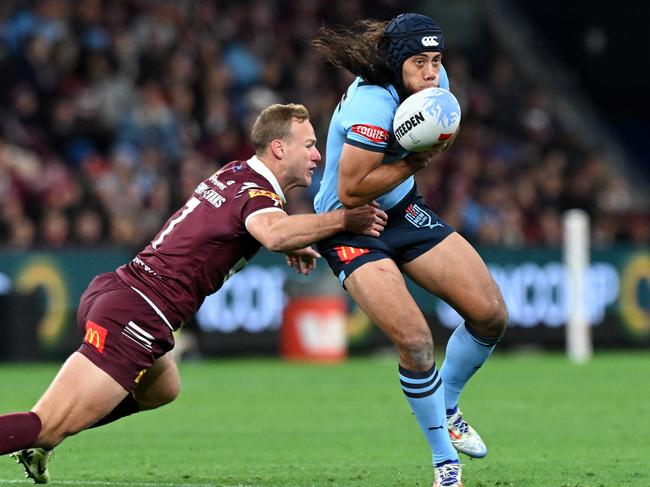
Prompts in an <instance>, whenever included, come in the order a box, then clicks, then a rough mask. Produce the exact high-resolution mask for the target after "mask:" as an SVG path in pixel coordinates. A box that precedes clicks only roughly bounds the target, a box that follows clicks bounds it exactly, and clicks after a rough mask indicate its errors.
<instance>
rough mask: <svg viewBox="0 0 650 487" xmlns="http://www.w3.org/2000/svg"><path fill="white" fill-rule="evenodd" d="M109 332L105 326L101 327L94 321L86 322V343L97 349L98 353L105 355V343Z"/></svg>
mask: <svg viewBox="0 0 650 487" xmlns="http://www.w3.org/2000/svg"><path fill="white" fill-rule="evenodd" d="M107 334H108V331H107V330H106V328H104V327H103V326H99V325H98V324H97V323H95V322H94V321H90V320H88V321H86V335H85V336H84V342H86V343H87V344H88V345H90V346H92V347H95V348H96V349H97V351H98V352H100V353H104V342H105V340H106V335H107Z"/></svg>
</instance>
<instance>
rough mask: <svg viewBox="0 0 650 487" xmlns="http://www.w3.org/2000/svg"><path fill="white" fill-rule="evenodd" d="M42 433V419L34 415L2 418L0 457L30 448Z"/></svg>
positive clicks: (26, 414)
mask: <svg viewBox="0 0 650 487" xmlns="http://www.w3.org/2000/svg"><path fill="white" fill-rule="evenodd" d="M40 432H41V419H40V418H39V417H38V416H37V415H36V414H34V413H32V412H29V413H12V414H4V415H2V416H0V455H5V454H7V453H12V452H15V451H18V450H23V449H25V448H29V447H30V446H32V445H33V444H34V442H35V441H36V439H37V438H38V434H39V433H40Z"/></svg>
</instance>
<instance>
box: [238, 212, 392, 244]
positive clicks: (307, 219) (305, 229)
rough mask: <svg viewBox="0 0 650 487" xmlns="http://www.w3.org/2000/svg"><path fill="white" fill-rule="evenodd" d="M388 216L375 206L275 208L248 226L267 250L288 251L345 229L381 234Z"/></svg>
mask: <svg viewBox="0 0 650 487" xmlns="http://www.w3.org/2000/svg"><path fill="white" fill-rule="evenodd" d="M387 218H388V217H387V216H386V213H384V212H383V211H382V210H380V209H379V208H377V207H375V206H373V205H365V206H361V207H359V208H354V209H351V210H349V209H340V210H334V211H329V212H327V213H321V214H318V215H312V214H306V215H287V214H286V213H285V212H284V211H271V212H265V213H258V214H257V215H253V216H252V217H251V218H249V219H248V221H247V222H246V229H247V230H248V231H249V233H250V234H251V235H252V236H253V237H255V239H256V240H257V241H258V242H260V243H261V244H262V245H263V246H264V247H266V248H267V249H269V250H271V251H273V252H287V251H291V250H296V249H300V248H303V247H306V246H308V245H311V244H312V243H314V242H318V241H319V240H322V239H324V238H327V237H331V236H332V235H335V234H337V233H339V232H344V231H348V232H353V233H358V234H361V235H369V236H371V237H378V236H379V234H380V232H381V231H382V230H383V229H384V226H385V225H386V219H387Z"/></svg>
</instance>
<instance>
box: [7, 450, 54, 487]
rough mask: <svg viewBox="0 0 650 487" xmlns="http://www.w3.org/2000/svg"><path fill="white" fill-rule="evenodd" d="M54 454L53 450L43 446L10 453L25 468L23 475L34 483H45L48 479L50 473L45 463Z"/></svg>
mask: <svg viewBox="0 0 650 487" xmlns="http://www.w3.org/2000/svg"><path fill="white" fill-rule="evenodd" d="M52 455H54V450H44V449H43V448H28V449H26V450H20V451H17V452H16V453H12V454H11V456H12V457H13V458H15V459H16V462H17V463H20V464H21V465H22V466H23V468H24V469H25V477H27V478H30V479H32V480H33V481H34V483H35V484H47V483H48V482H49V481H50V473H49V472H48V471H47V464H48V463H49V462H50V459H51V458H52Z"/></svg>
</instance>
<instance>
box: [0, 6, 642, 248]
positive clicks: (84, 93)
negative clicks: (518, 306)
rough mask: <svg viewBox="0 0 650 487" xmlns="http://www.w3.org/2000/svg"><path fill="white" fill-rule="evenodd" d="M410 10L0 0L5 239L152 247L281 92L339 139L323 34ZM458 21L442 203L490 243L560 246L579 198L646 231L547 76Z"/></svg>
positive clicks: (343, 81)
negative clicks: (523, 69) (566, 115)
mask: <svg viewBox="0 0 650 487" xmlns="http://www.w3.org/2000/svg"><path fill="white" fill-rule="evenodd" d="M407 9H409V10H413V9H416V6H414V5H413V2H403V1H400V2H398V1H394V0H375V1H372V2H371V1H365V0H364V1H357V2H349V1H347V2H344V1H332V2H329V1H326V0H276V1H261V0H258V1H238V2H234V1H218V0H174V1H171V0H168V1H164V0H78V1H73V0H40V1H26V0H22V1H21V0H4V1H2V2H1V3H0V72H1V73H2V76H0V97H2V100H1V103H0V246H1V247H2V248H14V249H31V248H47V249H58V248H68V247H73V248H75V247H76V248H95V247H100V246H120V247H127V248H135V247H138V246H140V245H142V244H143V243H144V242H146V241H147V240H149V239H150V238H151V237H152V236H153V235H154V234H155V232H156V231H157V230H158V229H159V227H160V225H161V224H162V222H164V221H165V220H166V218H167V217H168V216H169V214H170V213H171V212H172V211H173V210H175V209H176V208H177V207H178V206H180V205H182V203H183V202H184V201H185V200H186V199H187V198H188V196H189V195H190V194H191V192H192V190H193V189H194V187H195V186H196V185H197V184H198V182H200V181H201V180H202V179H203V178H205V177H207V176H208V175H210V174H211V173H212V172H214V171H215V170H216V169H218V168H219V167H220V166H222V165H224V164H226V163H228V162H229V161H231V160H235V159H247V158H249V157H250V156H251V155H252V153H253V150H252V147H251V145H250V142H249V140H248V135H249V130H250V127H251V124H252V121H253V120H254V118H255V116H256V115H257V113H258V112H259V111H260V110H261V109H263V108H265V107H266V106H268V105H269V104H271V103H275V102H280V103H284V102H297V103H303V104H305V105H306V106H307V107H308V109H309V110H310V113H311V116H312V122H313V124H314V126H315V127H316V129H317V134H318V137H319V143H318V145H319V148H320V149H321V152H324V149H325V138H326V133H327V125H328V122H329V117H330V114H331V111H332V110H333V108H334V107H335V106H336V104H337V102H338V100H339V98H340V96H341V94H342V93H343V91H344V90H345V88H346V87H347V85H348V83H349V82H350V80H351V77H350V75H349V74H347V73H345V72H343V71H341V70H337V69H335V68H332V67H330V66H327V65H326V64H325V63H324V62H323V61H322V60H321V59H320V58H319V57H317V56H316V55H315V53H314V51H313V49H311V48H310V45H309V40H310V39H311V38H312V37H313V36H314V34H315V33H316V32H317V30H318V28H319V27H320V26H321V25H323V24H326V25H336V24H341V25H351V24H352V23H353V22H354V21H355V20H357V19H360V18H364V17H373V18H378V19H382V20H387V19H389V18H391V17H392V16H394V15H395V14H396V13H398V12H399V11H402V10H407ZM443 27H444V25H443ZM446 35H447V44H448V46H449V47H450V49H449V51H448V52H446V53H445V58H444V64H445V66H446V69H447V71H448V73H449V76H450V80H451V87H452V91H454V93H455V94H456V96H457V97H458V98H459V100H460V102H461V106H462V107H463V110H464V112H463V122H462V124H461V133H460V136H459V137H458V139H457V140H456V142H455V144H454V145H453V146H452V148H451V149H450V150H449V151H447V153H445V154H444V155H443V156H441V157H439V158H438V159H436V160H435V162H434V163H432V164H431V165H430V166H429V167H427V168H426V169H425V170H423V171H421V173H420V174H418V176H417V178H418V184H419V188H420V191H421V192H422V193H423V194H424V195H425V198H426V199H427V201H428V202H429V203H430V204H431V205H432V207H433V208H434V209H435V210H436V211H438V212H439V214H441V215H442V216H443V217H444V218H445V219H447V220H448V221H449V222H450V223H451V224H452V225H454V226H455V227H456V228H458V229H459V230H460V231H461V232H462V233H463V234H464V235H465V236H466V237H467V238H468V239H469V240H471V241H473V242H474V243H478V244H484V245H500V246H525V245H553V246H555V245H558V244H560V242H561V214H562V212H563V211H564V210H565V209H567V208H575V207H578V208H584V209H585V210H587V211H588V212H589V214H590V215H591V216H592V225H593V229H592V233H593V238H592V240H593V242H594V243H595V244H596V245H609V244H612V243H633V244H635V243H636V244H642V243H647V241H648V227H650V222H649V221H648V215H647V214H646V213H643V212H637V211H634V208H632V205H631V199H630V198H629V190H628V188H627V185H626V182H625V181H624V180H622V179H621V178H620V177H618V176H616V174H614V173H613V172H612V170H611V168H610V167H609V166H608V165H607V163H606V161H605V160H604V158H603V157H602V154H601V153H600V152H599V149H598V148H593V147H583V146H582V145H581V144H580V141H579V140H576V139H575V137H572V134H571V132H570V131H569V130H568V129H566V128H565V127H562V126H561V124H560V123H559V122H558V117H557V116H556V113H555V112H554V108H553V106H551V104H550V102H549V98H548V96H547V94H546V93H545V91H544V88H543V87H541V86H536V85H535V84H534V83H533V82H531V81H530V80H526V79H525V78H523V77H522V76H521V75H520V74H519V72H518V70H517V67H516V64H515V63H514V61H513V60H512V59H508V58H507V57H505V56H503V55H500V54H499V51H498V49H497V48H496V46H494V45H492V43H490V42H486V43H485V44H484V45H483V46H482V47H480V48H476V49H463V50H460V49H458V50H455V49H454V33H453V32H450V31H449V30H447V31H446ZM485 36H490V33H489V30H486V32H485ZM488 45H490V48H489V49H490V50H489V52H487V51H486V49H487V47H485V46H488ZM316 179H317V178H316ZM317 184H318V181H317V180H316V182H315V183H314V185H312V187H310V188H308V189H306V190H295V194H291V195H290V200H292V202H291V204H290V208H289V210H290V211H291V212H309V211H312V206H311V198H312V196H313V195H314V194H315V192H316V185H317Z"/></svg>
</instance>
